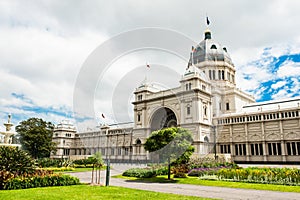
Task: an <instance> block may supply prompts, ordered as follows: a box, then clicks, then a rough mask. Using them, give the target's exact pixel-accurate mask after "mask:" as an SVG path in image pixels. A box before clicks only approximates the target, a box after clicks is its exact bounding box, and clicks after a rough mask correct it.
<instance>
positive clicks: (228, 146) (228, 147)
mask: <svg viewBox="0 0 300 200" xmlns="http://www.w3.org/2000/svg"><path fill="white" fill-rule="evenodd" d="M227 149H228V151H227V153H231V149H230V144H228V145H227Z"/></svg>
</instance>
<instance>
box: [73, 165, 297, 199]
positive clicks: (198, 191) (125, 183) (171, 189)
mask: <svg viewBox="0 0 300 200" xmlns="http://www.w3.org/2000/svg"><path fill="white" fill-rule="evenodd" d="M126 168H132V166H114V167H113V169H112V170H111V175H112V176H113V175H116V174H121V173H122V172H121V171H123V170H124V169H126ZM72 175H74V176H77V177H78V178H79V179H80V180H81V182H85V183H89V182H90V181H91V172H77V173H72ZM101 177H102V178H101V183H102V184H104V183H105V180H104V178H105V171H102V172H101ZM110 185H113V186H121V187H126V188H135V189H141V190H149V191H155V192H164V193H173V194H182V195H189V196H199V197H209V198H217V199H228V200H229V199H230V200H235V199H256V200H258V199H264V200H276V199H278V200H282V199H286V200H292V199H293V200H299V199H300V193H292V192H273V191H266V190H250V189H238V188H226V187H212V186H199V185H189V184H175V183H145V182H137V181H130V180H124V179H117V178H111V179H110Z"/></svg>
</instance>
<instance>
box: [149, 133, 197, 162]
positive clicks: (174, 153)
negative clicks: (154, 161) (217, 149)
mask: <svg viewBox="0 0 300 200" xmlns="http://www.w3.org/2000/svg"><path fill="white" fill-rule="evenodd" d="M192 142H193V138H192V134H191V132H189V131H188V130H186V129H183V128H179V127H171V128H166V129H162V130H158V131H154V132H152V133H151V135H150V137H149V138H148V139H147V140H146V142H145V145H144V147H145V150H147V151H149V152H152V153H154V154H156V155H158V156H159V159H160V160H161V161H163V162H165V161H167V160H168V161H171V162H181V163H182V162H187V161H188V160H189V158H190V156H191V155H192V153H193V152H194V147H193V146H192V145H191V143H192Z"/></svg>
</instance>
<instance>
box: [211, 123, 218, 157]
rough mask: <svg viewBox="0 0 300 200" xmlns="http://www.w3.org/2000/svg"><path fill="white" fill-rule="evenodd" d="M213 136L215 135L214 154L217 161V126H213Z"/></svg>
mask: <svg viewBox="0 0 300 200" xmlns="http://www.w3.org/2000/svg"><path fill="white" fill-rule="evenodd" d="M212 129H213V134H214V154H215V160H217V141H216V140H217V137H216V126H215V125H212Z"/></svg>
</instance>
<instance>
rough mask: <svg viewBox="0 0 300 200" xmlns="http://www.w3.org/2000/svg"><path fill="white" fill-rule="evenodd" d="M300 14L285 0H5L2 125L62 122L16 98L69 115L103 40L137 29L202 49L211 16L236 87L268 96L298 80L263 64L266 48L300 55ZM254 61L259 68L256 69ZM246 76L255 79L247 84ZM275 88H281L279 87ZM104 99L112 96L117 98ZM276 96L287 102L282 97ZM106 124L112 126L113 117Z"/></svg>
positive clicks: (116, 76)
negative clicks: (15, 118)
mask: <svg viewBox="0 0 300 200" xmlns="http://www.w3.org/2000/svg"><path fill="white" fill-rule="evenodd" d="M299 7H300V2H299V1H285V2H283V1H279V0H277V1H269V0H266V1H263V2H260V1H250V0H249V1H243V2H237V1H233V0H228V1H224V2H223V1H218V2H216V1H211V2H207V1H191V2H184V1H173V2H172V4H170V3H168V2H162V1H156V0H154V1H151V2H148V1H134V0H130V1H126V2H123V1H120V2H117V3H116V2H108V1H94V2H93V3H91V2H88V1H75V2H74V1H67V0H66V1H63V2H62V1H54V0H53V1H38V2H36V1H26V3H24V2H23V1H9V0H7V1H4V0H3V1H0V26H1V29H0V38H2V40H1V43H0V77H1V84H0V91H1V93H0V111H1V112H0V120H1V119H2V120H4V119H5V118H6V114H7V113H8V112H12V113H16V114H18V115H20V116H21V114H24V116H26V117H28V116H33V115H39V116H42V117H45V119H47V120H54V122H57V120H60V119H61V118H62V116H59V115H55V114H47V113H46V114H45V113H35V112H33V111H24V110H22V109H21V107H22V106H30V103H28V102H26V101H24V100H22V99H18V98H15V97H13V96H12V95H11V94H12V93H17V94H23V95H24V96H25V97H26V98H29V99H31V100H32V105H35V106H37V107H42V108H49V107H51V108H53V109H56V110H62V112H69V111H70V110H71V108H72V100H73V99H72V98H73V89H74V83H75V81H76V77H77V75H78V72H79V70H80V67H81V65H82V63H83V62H84V60H85V59H86V58H87V56H88V55H89V54H90V53H91V52H92V51H93V50H94V49H95V48H96V47H97V46H98V45H99V44H100V43H101V42H103V41H104V40H105V39H107V38H110V37H112V36H113V35H115V34H118V33H120V32H123V31H127V30H130V29H133V28H138V27H163V28H168V29H174V30H176V31H179V32H182V33H183V34H185V35H187V36H189V37H191V38H194V39H195V41H198V42H200V41H201V40H202V39H203V30H204V29H205V28H206V27H205V23H204V22H205V21H204V19H205V13H206V12H207V13H208V14H209V17H210V21H211V25H210V29H211V30H212V37H213V39H215V40H216V41H219V42H220V43H221V44H223V45H225V46H226V47H227V48H228V51H229V53H230V54H231V57H232V59H233V62H234V63H235V65H236V69H237V85H238V87H240V88H242V89H243V90H251V91H256V93H255V95H256V97H260V96H261V95H262V92H263V91H264V88H259V89H258V87H259V85H260V83H261V82H264V81H267V80H272V79H274V78H277V77H282V78H284V77H286V76H290V75H293V76H299V75H300V70H299V65H298V64H296V63H292V62H289V63H284V64H283V65H282V66H280V68H279V70H278V72H277V75H276V74H272V73H271V72H270V70H269V69H268V67H267V65H269V64H270V63H271V62H272V60H271V59H270V57H268V56H266V55H265V57H261V54H262V50H263V49H264V48H265V47H272V48H270V50H269V55H273V56H275V57H278V56H279V55H282V54H285V53H293V52H299V46H300V45H299V43H300V37H299V30H298V29H297V27H300V21H299V18H300V13H299V11H298V8H299ZM170 10H172V12H170ZM232 10H234V11H235V12H231V11H232ZM254 10H255V12H254ZM187 11H188V12H187ZM237 16H238V17H237ZM278 24H280V26H278ZM174 43H176V41H174ZM285 44H286V46H284V45H285ZM124 45H125V44H124ZM186 48H187V49H190V47H186ZM162 55H163V56H162V57H161V59H156V58H151V60H155V59H156V60H155V62H156V63H157V64H163V65H167V66H174V67H175V66H176V67H177V68H176V70H177V69H178V68H180V67H181V69H182V71H184V69H185V67H186V63H184V62H177V60H176V59H173V57H172V56H170V55H165V54H162ZM104 56H105V55H104ZM149 57H150V56H149V55H147V56H145V55H144V57H143V56H142V57H141V55H134V56H132V57H130V56H128V58H127V61H126V59H125V60H123V61H124V62H123V63H120V62H119V63H116V64H115V70H114V71H113V73H108V74H107V77H106V79H104V80H103V81H104V85H105V84H107V85H108V86H109V87H108V88H114V86H116V83H117V81H118V80H120V79H121V78H122V77H124V76H125V75H126V74H127V71H126V70H125V69H123V68H122V67H124V66H132V67H134V66H136V65H142V64H143V63H144V62H145V60H148V58H149ZM261 58H263V59H261ZM121 60H122V59H120V61H121ZM172 60H173V61H172ZM253 60H261V62H260V63H251V61H253ZM247 63H251V64H249V65H248V64H247ZM124 70H125V71H124ZM177 71H178V72H179V73H181V72H180V70H177ZM244 76H249V77H251V78H250V79H244V78H243V77H244ZM155 78H156V76H154V77H153V81H156V80H155ZM87 81H88V80H87ZM113 81H114V82H113ZM135 84H136V85H138V84H139V82H137V83H135ZM281 84H282V83H281ZM272 87H275V88H276V87H279V83H275V84H274V86H272ZM292 89H293V90H295V92H297V91H299V81H298V80H294V87H293V88H292ZM102 90H105V89H102ZM97 92H99V91H97ZM101 92H102V91H101ZM103 92H104V93H105V94H111V93H113V92H114V91H113V90H112V91H103ZM99 93H100V92H99ZM276 95H277V96H280V95H281V96H282V95H283V92H281V93H280V94H276ZM95 96H96V97H97V93H96V95H95ZM101 100H102V99H96V104H95V105H94V106H95V110H96V111H99V112H100V111H102V110H103V111H105V112H108V113H109V112H111V110H112V108H111V107H110V105H109V104H110V102H109V101H101ZM125 101H126V102H127V101H128V100H127V99H126V100H125ZM107 118H109V119H111V120H113V118H114V117H113V114H112V115H111V116H108V117H107Z"/></svg>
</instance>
